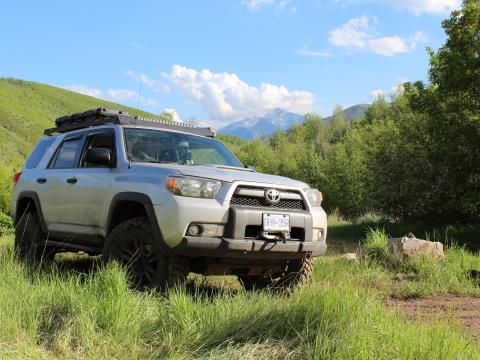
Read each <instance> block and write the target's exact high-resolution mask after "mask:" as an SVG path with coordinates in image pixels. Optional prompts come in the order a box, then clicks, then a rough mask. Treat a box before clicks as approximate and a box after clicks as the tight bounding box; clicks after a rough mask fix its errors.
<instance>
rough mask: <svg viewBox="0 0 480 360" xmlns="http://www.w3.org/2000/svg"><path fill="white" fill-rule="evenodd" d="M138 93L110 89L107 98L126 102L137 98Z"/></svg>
mask: <svg viewBox="0 0 480 360" xmlns="http://www.w3.org/2000/svg"><path fill="white" fill-rule="evenodd" d="M137 96H138V95H137V93H136V92H135V91H133V90H128V89H108V90H107V96H106V98H107V99H109V100H112V101H126V100H132V99H136V98H137Z"/></svg>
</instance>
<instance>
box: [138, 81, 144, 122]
mask: <svg viewBox="0 0 480 360" xmlns="http://www.w3.org/2000/svg"><path fill="white" fill-rule="evenodd" d="M142 85H143V83H142V81H140V85H139V86H138V99H137V116H138V106H139V105H140V95H141V94H142Z"/></svg>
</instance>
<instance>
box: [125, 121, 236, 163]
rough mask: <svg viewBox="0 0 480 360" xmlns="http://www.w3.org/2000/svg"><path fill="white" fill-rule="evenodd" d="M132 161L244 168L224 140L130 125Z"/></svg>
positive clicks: (127, 136)
mask: <svg viewBox="0 0 480 360" xmlns="http://www.w3.org/2000/svg"><path fill="white" fill-rule="evenodd" d="M124 131H125V143H126V151H127V156H128V160H129V161H136V162H155V163H174V164H180V165H209V164H213V165H226V166H236V167H242V164H241V163H240V162H239V161H238V160H237V158H236V157H235V156H234V155H233V154H232V153H231V152H230V150H228V148H227V147H226V146H225V145H223V144H222V143H221V142H220V141H217V140H214V139H210V138H205V137H201V136H195V135H189V134H182V133H176V132H172V131H163V130H149V129H136V128H126V129H125V130H124Z"/></svg>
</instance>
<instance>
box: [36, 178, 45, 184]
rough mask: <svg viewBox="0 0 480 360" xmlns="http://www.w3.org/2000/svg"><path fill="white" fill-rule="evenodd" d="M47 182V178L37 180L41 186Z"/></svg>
mask: <svg viewBox="0 0 480 360" xmlns="http://www.w3.org/2000/svg"><path fill="white" fill-rule="evenodd" d="M46 182H47V179H45V178H37V183H39V184H45V183H46Z"/></svg>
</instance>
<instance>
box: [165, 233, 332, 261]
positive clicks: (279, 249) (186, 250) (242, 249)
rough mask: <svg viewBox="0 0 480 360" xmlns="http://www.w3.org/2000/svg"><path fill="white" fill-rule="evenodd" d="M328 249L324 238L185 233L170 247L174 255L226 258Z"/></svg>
mask: <svg viewBox="0 0 480 360" xmlns="http://www.w3.org/2000/svg"><path fill="white" fill-rule="evenodd" d="M326 251H327V244H326V242H325V241H315V242H313V241H309V242H301V241H285V242H282V241H264V240H236V239H226V238H208V237H195V236H185V237H183V239H182V241H181V242H180V244H179V245H177V246H175V247H172V248H171V252H172V253H173V254H175V255H182V256H189V257H201V256H206V257H226V258H240V259H241V258H248V259H252V258H256V259H299V258H303V257H305V256H312V257H316V256H321V255H324V254H325V252H326Z"/></svg>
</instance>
